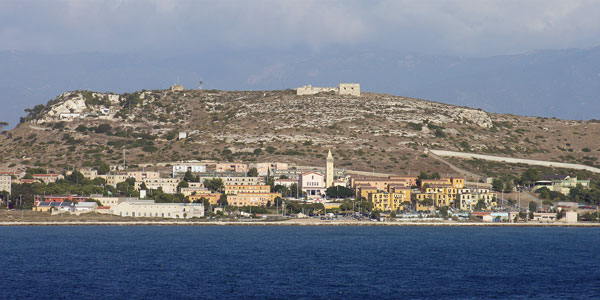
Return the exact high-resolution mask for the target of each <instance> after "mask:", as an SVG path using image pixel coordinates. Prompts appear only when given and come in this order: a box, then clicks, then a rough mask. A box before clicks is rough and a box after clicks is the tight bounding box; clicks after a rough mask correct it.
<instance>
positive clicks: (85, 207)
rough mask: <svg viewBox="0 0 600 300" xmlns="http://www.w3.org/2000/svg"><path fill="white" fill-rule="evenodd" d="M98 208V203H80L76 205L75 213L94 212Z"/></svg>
mask: <svg viewBox="0 0 600 300" xmlns="http://www.w3.org/2000/svg"><path fill="white" fill-rule="evenodd" d="M96 208H98V204H97V203H96V202H78V203H77V204H75V211H92V210H95V209H96Z"/></svg>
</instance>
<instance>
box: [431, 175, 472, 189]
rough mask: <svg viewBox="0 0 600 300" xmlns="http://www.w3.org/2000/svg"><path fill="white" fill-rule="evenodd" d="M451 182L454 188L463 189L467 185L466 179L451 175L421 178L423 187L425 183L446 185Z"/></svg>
mask: <svg viewBox="0 0 600 300" xmlns="http://www.w3.org/2000/svg"><path fill="white" fill-rule="evenodd" d="M444 184H449V185H452V186H453V187H454V188H457V189H462V188H464V187H465V179H464V178H457V177H450V178H440V179H421V185H420V187H421V188H423V186H424V185H444Z"/></svg>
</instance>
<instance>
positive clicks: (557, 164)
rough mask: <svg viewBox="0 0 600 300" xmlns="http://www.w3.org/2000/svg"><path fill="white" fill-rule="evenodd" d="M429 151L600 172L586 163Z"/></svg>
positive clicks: (438, 151) (468, 157) (444, 154)
mask: <svg viewBox="0 0 600 300" xmlns="http://www.w3.org/2000/svg"><path fill="white" fill-rule="evenodd" d="M429 152H431V153H433V154H435V155H439V156H450V157H458V158H467V159H473V158H477V159H483V160H491V161H499V162H505V163H511V164H527V165H532V166H544V167H554V168H565V169H575V170H586V171H590V172H594V173H600V169H599V168H595V167H590V166H586V165H579V164H568V163H561V162H553V161H544V160H533V159H523V158H512V157H502V156H492V155H483V154H475V153H464V152H454V151H445V150H429Z"/></svg>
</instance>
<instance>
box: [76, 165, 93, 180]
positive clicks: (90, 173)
mask: <svg viewBox="0 0 600 300" xmlns="http://www.w3.org/2000/svg"><path fill="white" fill-rule="evenodd" d="M79 172H80V173H81V174H82V175H83V177H85V178H89V179H90V180H94V179H96V178H97V177H98V170H94V169H89V168H88V169H81V170H80V171H79Z"/></svg>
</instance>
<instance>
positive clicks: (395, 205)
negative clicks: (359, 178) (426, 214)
mask: <svg viewBox="0 0 600 300" xmlns="http://www.w3.org/2000/svg"><path fill="white" fill-rule="evenodd" d="M408 193H409V194H408V197H406V194H404V193H386V192H382V193H371V194H369V198H368V199H369V201H371V202H372V203H373V209H374V210H381V211H395V210H398V209H400V210H401V209H402V208H403V207H402V202H410V191H409V192H408Z"/></svg>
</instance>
